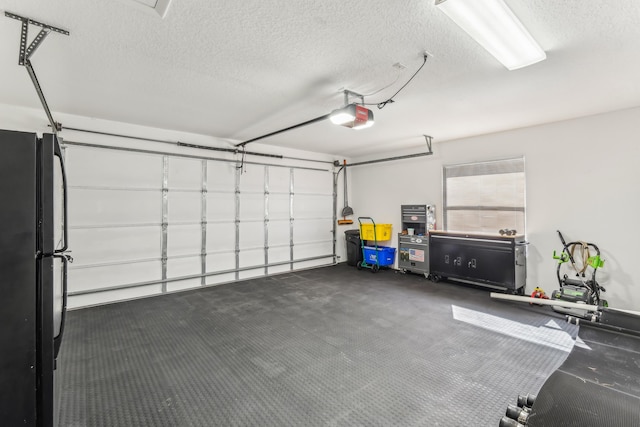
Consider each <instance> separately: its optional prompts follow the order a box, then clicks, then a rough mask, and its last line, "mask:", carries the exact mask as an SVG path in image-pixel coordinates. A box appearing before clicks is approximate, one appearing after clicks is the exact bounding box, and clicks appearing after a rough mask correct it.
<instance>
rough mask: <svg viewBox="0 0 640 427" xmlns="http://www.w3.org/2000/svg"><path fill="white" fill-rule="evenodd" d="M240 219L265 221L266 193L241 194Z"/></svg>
mask: <svg viewBox="0 0 640 427" xmlns="http://www.w3.org/2000/svg"><path fill="white" fill-rule="evenodd" d="M240 221H264V195H263V194H241V195H240Z"/></svg>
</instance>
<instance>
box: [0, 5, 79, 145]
mask: <svg viewBox="0 0 640 427" xmlns="http://www.w3.org/2000/svg"><path fill="white" fill-rule="evenodd" d="M4 16H6V17H7V18H11V19H16V20H18V21H20V22H22V28H21V30H20V52H19V56H18V65H20V66H23V67H25V68H26V69H27V73H29V77H30V78H31V81H32V82H33V86H34V87H35V89H36V92H37V93H38V98H40V103H41V104H42V108H44V112H45V113H46V114H47V118H48V119H49V124H50V125H51V129H52V130H53V133H55V134H57V133H58V132H59V131H61V130H62V124H60V123H58V122H56V121H55V120H53V116H52V115H51V110H50V109H49V105H48V104H47V100H46V99H45V97H44V93H43V92H42V88H41V87H40V83H38V78H37V77H36V72H35V70H34V69H33V66H32V65H31V61H30V59H31V57H32V56H33V54H34V53H35V51H36V50H37V49H38V48H39V47H40V45H41V44H42V42H43V41H44V39H45V38H46V37H47V36H48V35H49V33H51V32H52V31H53V32H56V33H59V34H63V35H65V36H68V35H69V32H68V31H66V30H63V29H61V28H58V27H54V26H52V25H48V24H43V23H42V22H38V21H35V20H33V19H31V18H25V17H24V16H20V15H16V14H15V13H11V12H5V13H4ZM29 25H35V26H37V27H40V28H42V29H41V30H40V32H39V33H38V34H37V35H36V37H35V38H34V39H33V41H32V42H31V44H29V46H27V43H28V36H29Z"/></svg>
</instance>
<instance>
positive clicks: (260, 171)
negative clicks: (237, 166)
mask: <svg viewBox="0 0 640 427" xmlns="http://www.w3.org/2000/svg"><path fill="white" fill-rule="evenodd" d="M246 192H250V193H264V166H260V165H246V167H245V169H243V171H242V174H241V175H240V194H242V193H246Z"/></svg>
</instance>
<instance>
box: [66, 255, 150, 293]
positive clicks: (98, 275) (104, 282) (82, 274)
mask: <svg viewBox="0 0 640 427" xmlns="http://www.w3.org/2000/svg"><path fill="white" fill-rule="evenodd" d="M160 279H162V263H161V262H160V261H159V260H158V261H148V262H138V263H127V264H115V265H108V266H102V267H92V268H76V267H70V268H69V292H78V291H90V290H97V289H100V288H105V287H110V286H120V285H125V284H129V283H141V282H148V281H152V280H160Z"/></svg>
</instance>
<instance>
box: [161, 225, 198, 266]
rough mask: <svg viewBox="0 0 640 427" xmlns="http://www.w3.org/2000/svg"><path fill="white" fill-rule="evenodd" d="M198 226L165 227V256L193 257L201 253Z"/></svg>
mask: <svg viewBox="0 0 640 427" xmlns="http://www.w3.org/2000/svg"><path fill="white" fill-rule="evenodd" d="M201 231H202V228H201V226H200V225H169V227H167V236H168V238H167V255H168V257H169V258H171V257H172V256H176V255H194V254H199V253H200V252H202V234H201Z"/></svg>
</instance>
